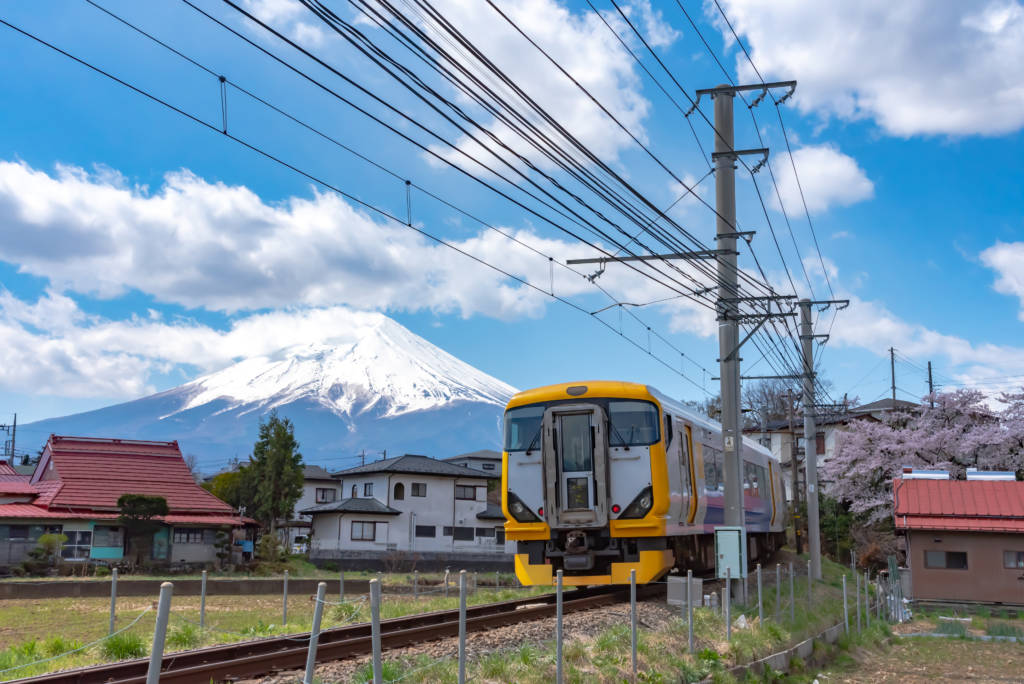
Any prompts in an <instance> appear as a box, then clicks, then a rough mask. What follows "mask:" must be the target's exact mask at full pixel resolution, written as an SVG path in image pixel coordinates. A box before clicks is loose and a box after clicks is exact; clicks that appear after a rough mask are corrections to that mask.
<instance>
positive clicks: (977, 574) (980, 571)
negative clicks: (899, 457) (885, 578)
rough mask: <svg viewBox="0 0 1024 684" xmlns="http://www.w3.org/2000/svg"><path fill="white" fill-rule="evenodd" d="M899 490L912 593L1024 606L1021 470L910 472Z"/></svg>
mask: <svg viewBox="0 0 1024 684" xmlns="http://www.w3.org/2000/svg"><path fill="white" fill-rule="evenodd" d="M893 496H894V497H895V507H894V522H895V525H896V533H897V534H901V535H903V537H904V539H905V543H906V555H907V565H908V566H909V568H910V574H911V591H910V592H909V596H910V597H912V598H914V599H915V600H925V601H944V602H946V601H966V602H981V603H1001V604H1013V605H1024V482H1020V481H1017V480H1016V478H1015V477H1014V474H1013V473H978V472H976V471H973V472H972V471H971V470H968V473H967V479H966V480H951V479H949V478H948V475H946V474H945V473H938V472H936V473H932V472H929V474H928V476H927V477H926V478H925V477H922V478H918V477H914V476H913V473H905V474H904V475H903V477H900V478H896V479H895V480H894V482H893Z"/></svg>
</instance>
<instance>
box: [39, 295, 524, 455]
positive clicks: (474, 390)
mask: <svg viewBox="0 0 1024 684" xmlns="http://www.w3.org/2000/svg"><path fill="white" fill-rule="evenodd" d="M375 317H376V320H373V322H372V324H370V325H365V326H361V327H360V328H359V329H358V330H356V331H354V332H353V339H350V340H348V341H345V342H341V343H334V344H331V343H324V342H310V343H306V344H302V345H293V346H290V347H285V348H283V349H280V350H277V351H275V352H273V353H271V354H265V355H261V356H254V357H250V358H247V359H242V360H240V361H238V362H236V363H234V364H232V365H230V366H228V367H226V368H223V369H220V370H218V371H214V372H212V373H207V374H205V375H203V376H200V377H198V378H195V379H194V380H191V381H189V382H186V383H184V384H183V385H180V386H178V387H175V388H172V389H168V390H164V391H162V392H158V393H156V394H152V395H149V396H146V397H141V398H139V399H135V400H132V401H128V402H123V403H120V404H114V405H112V406H107V407H104V408H101V409H96V410H93V411H88V412H84V413H79V414H72V415H69V416H61V417H56V418H49V419H45V420H41V421H36V422H34V423H30V424H27V425H26V427H31V428H32V429H34V430H39V431H43V432H44V433H49V432H53V433H58V434H76V435H82V436H95V437H119V438H123V439H161V440H163V439H167V440H170V439H176V440H177V441H178V442H179V444H180V445H181V447H182V451H183V452H184V453H192V454H195V455H196V457H197V459H198V461H199V465H200V468H201V469H202V470H203V471H204V472H210V471H211V470H216V469H218V468H220V467H222V466H223V465H226V463H227V461H228V460H229V459H231V458H243V459H244V457H245V456H247V455H248V454H249V453H250V452H251V449H252V444H253V442H254V441H255V440H256V436H257V426H258V422H259V420H260V418H262V417H263V416H264V415H266V414H267V413H268V412H269V411H271V410H275V409H276V410H277V411H278V412H279V414H280V415H282V416H285V417H288V418H290V419H291V420H292V422H293V423H294V424H295V433H296V437H297V439H298V440H299V442H300V451H302V453H303V455H304V457H305V460H306V462H308V463H321V464H322V463H323V462H328V463H329V464H330V462H334V463H336V464H338V465H339V466H340V465H341V464H342V461H343V460H344V457H345V456H346V455H348V457H349V458H354V454H355V453H357V452H358V451H359V450H361V449H366V450H371V451H380V450H383V449H387V450H388V451H391V452H392V453H399V452H402V451H413V452H415V453H427V454H430V455H434V456H437V457H444V456H450V455H454V454H456V453H461V452H463V451H472V450H474V449H481V448H489V447H495V446H497V445H498V443H499V441H500V432H501V426H500V421H501V414H502V411H503V409H504V405H505V403H506V402H507V400H508V398H509V397H511V396H512V394H514V393H515V392H516V389H515V388H514V387H512V386H510V385H508V384H506V383H504V382H502V381H500V380H498V379H496V378H494V377H492V376H490V375H487V374H486V373H484V372H482V371H480V370H478V369H476V368H474V367H473V366H470V365H469V364H467V363H465V362H464V361H461V360H460V359H458V358H456V357H455V356H453V355H451V354H449V353H448V352H446V351H444V350H442V349H440V348H438V347H436V346H435V345H433V344H431V343H430V342H428V341H427V340H425V339H423V338H422V337H419V336H418V335H415V334H414V333H412V332H411V331H409V330H408V329H406V328H405V327H403V326H402V325H400V324H398V323H397V322H395V321H393V320H392V319H390V318H388V317H386V316H384V315H382V314H376V315H375ZM371 320H372V319H371Z"/></svg>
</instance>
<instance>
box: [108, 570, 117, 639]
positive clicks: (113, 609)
mask: <svg viewBox="0 0 1024 684" xmlns="http://www.w3.org/2000/svg"><path fill="white" fill-rule="evenodd" d="M116 620H117V568H114V569H113V570H112V571H111V573H110V629H109V630H108V631H107V634H113V633H114V622H115V621H116Z"/></svg>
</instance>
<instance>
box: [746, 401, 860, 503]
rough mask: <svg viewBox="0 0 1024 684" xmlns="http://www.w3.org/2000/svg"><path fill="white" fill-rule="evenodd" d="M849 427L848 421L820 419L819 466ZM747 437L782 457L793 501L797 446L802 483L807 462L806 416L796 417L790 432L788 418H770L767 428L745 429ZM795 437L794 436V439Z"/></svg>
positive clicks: (830, 456) (817, 448)
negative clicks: (792, 467) (792, 464)
mask: <svg viewBox="0 0 1024 684" xmlns="http://www.w3.org/2000/svg"><path fill="white" fill-rule="evenodd" d="M845 427H846V421H845V420H843V421H839V420H833V421H828V422H823V421H819V423H818V424H817V438H816V444H815V448H816V451H817V454H818V467H819V468H820V467H821V465H822V464H823V463H825V462H826V461H828V460H829V459H830V458H832V456H833V455H834V454H835V451H836V437H837V436H838V434H839V432H840V431H842V430H843V429H844V428H845ZM744 433H745V434H746V436H747V437H748V438H752V439H756V440H757V441H758V443H759V444H762V445H763V446H765V447H766V448H768V449H770V450H771V452H772V456H774V457H775V458H777V459H779V463H780V464H781V465H782V480H783V484H784V485H785V489H786V500H787V501H792V499H793V492H792V483H793V476H792V472H791V471H790V453H791V451H792V449H793V448H794V446H795V448H796V451H797V462H798V464H799V467H800V473H799V474H800V483H801V486H803V461H804V420H803V416H799V415H797V416H795V417H794V418H793V431H792V432H790V425H789V421H785V420H775V421H770V422H769V423H768V425H767V430H764V431H762V430H757V429H748V430H744ZM794 438H795V439H794Z"/></svg>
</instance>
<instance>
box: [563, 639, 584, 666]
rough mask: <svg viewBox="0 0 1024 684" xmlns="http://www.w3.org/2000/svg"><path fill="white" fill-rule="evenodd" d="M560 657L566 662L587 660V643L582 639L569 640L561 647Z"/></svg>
mask: <svg viewBox="0 0 1024 684" xmlns="http://www.w3.org/2000/svg"><path fill="white" fill-rule="evenodd" d="M562 659H563V660H564V661H565V662H567V663H577V664H579V663H584V662H586V660H587V645H586V644H585V643H583V642H582V641H579V640H575V641H570V642H569V643H567V644H566V645H565V646H564V647H563V648H562Z"/></svg>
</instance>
